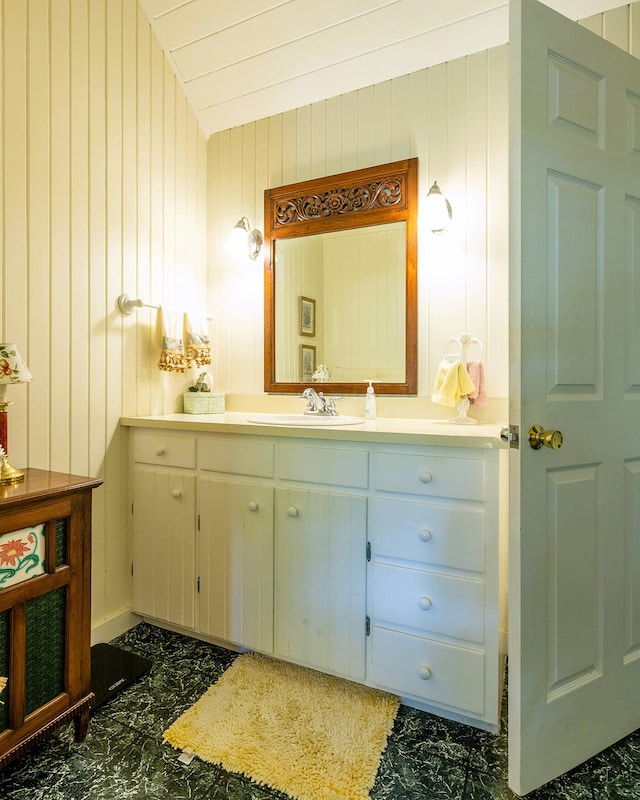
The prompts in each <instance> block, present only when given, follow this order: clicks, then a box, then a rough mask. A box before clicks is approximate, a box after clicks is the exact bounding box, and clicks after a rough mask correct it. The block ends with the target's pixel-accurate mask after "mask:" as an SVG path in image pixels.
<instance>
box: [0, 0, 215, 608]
mask: <svg viewBox="0 0 640 800" xmlns="http://www.w3.org/2000/svg"><path fill="white" fill-rule="evenodd" d="M0 25H1V26H2V28H1V30H0V51H1V53H0V55H1V58H0V87H1V92H0V106H1V109H2V140H1V146H0V224H1V234H0V235H1V239H0V276H1V280H0V335H1V336H2V341H11V342H15V343H16V344H17V345H18V347H19V349H20V351H21V352H22V354H23V355H24V356H25V359H26V361H27V364H28V365H29V368H30V370H31V372H32V374H33V382H32V383H31V384H30V385H29V386H28V388H27V387H25V386H17V387H11V388H10V389H9V394H10V398H9V399H10V400H13V401H14V403H15V405H13V406H12V408H11V411H10V415H9V445H10V455H11V461H12V463H14V464H15V465H16V466H24V465H27V466H30V467H38V468H43V469H52V470H57V471H61V472H71V473H76V474H80V475H92V476H98V477H101V478H103V479H104V485H103V487H101V488H100V489H98V490H97V491H96V492H95V493H94V514H93V518H94V530H93V533H94V536H93V622H94V624H98V623H101V622H104V621H105V620H108V619H110V618H111V617H114V616H115V615H117V614H118V613H119V612H120V611H121V610H123V609H127V608H128V607H129V606H130V604H131V603H130V582H131V575H130V573H131V567H130V562H131V559H130V543H129V539H128V532H127V517H126V497H127V487H126V485H125V478H124V474H125V473H124V471H123V466H124V458H125V442H124V438H123V433H122V431H121V430H120V428H119V426H118V420H119V418H120V416H121V415H122V414H145V413H151V412H161V411H163V410H164V411H173V410H174V409H175V403H176V397H177V396H178V394H179V392H180V391H182V385H181V382H180V381H179V380H178V379H175V378H174V379H171V378H166V377H164V378H163V377H161V376H160V373H159V372H158V371H157V370H156V369H155V367H154V364H155V361H156V360H157V359H156V351H155V349H154V341H153V328H154V323H155V318H154V312H151V311H149V310H143V311H140V312H138V314H137V316H135V317H131V318H123V317H122V316H121V315H120V314H119V313H118V312H117V311H116V310H115V301H116V298H117V297H118V296H119V295H120V293H121V292H124V291H126V292H129V293H131V294H132V295H134V296H141V297H142V298H143V299H145V300H146V301H148V302H153V303H161V302H165V301H166V300H167V298H171V297H173V298H176V299H178V298H180V296H181V295H182V296H183V298H184V300H185V302H188V301H191V302H195V301H196V299H197V298H198V296H199V293H200V292H201V291H202V289H203V287H204V286H205V284H206V247H205V239H206V231H205V222H206V179H205V174H206V142H205V139H204V136H203V134H202V132H201V131H200V129H199V127H198V125H197V124H196V122H195V118H194V115H193V114H192V112H191V110H190V109H189V108H188V106H187V104H186V101H185V98H184V95H183V92H182V90H181V88H180V87H179V85H178V84H177V82H176V80H175V78H174V76H173V73H172V72H171V70H170V68H169V67H168V65H167V63H166V61H165V58H164V55H163V53H162V51H161V50H160V47H159V46H158V45H157V43H156V41H155V39H154V38H153V37H152V35H151V32H150V27H149V24H148V22H147V20H146V18H145V16H144V14H143V13H142V11H141V10H140V9H139V8H138V3H137V0H51V1H50V0H0Z"/></svg>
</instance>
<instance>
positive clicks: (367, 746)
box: [164, 653, 400, 800]
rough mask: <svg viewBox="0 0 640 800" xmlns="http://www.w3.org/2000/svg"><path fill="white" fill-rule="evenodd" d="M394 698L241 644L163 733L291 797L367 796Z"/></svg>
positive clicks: (334, 799) (350, 799)
mask: <svg viewBox="0 0 640 800" xmlns="http://www.w3.org/2000/svg"><path fill="white" fill-rule="evenodd" d="M399 704H400V701H399V699H398V698H397V697H395V696H394V695H390V694H387V693H386V692H382V691H379V690H377V689H371V688H369V687H367V686H361V685H360V684H357V683H352V682H351V681H346V680H343V679H342V678H336V677H333V676H331V675H324V674H323V673H321V672H316V671H315V670H311V669H305V668H303V667H298V666H296V665H294V664H287V663H285V662H282V661H275V660H273V659H270V658H265V657H264V656H260V655H256V654H253V653H247V654H244V655H241V656H238V658H236V660H235V661H234V662H233V664H232V665H231V666H230V667H229V669H228V670H226V672H224V674H223V675H221V677H220V678H219V679H218V681H217V682H216V683H215V684H214V685H213V686H211V687H210V688H209V689H208V690H207V692H206V693H205V694H204V695H203V696H202V697H201V698H200V699H199V700H198V701H197V702H196V703H195V704H194V705H193V706H191V708H189V709H188V710H187V711H185V713H184V714H182V716H181V717H179V718H178V719H177V720H176V721H175V722H174V723H173V724H172V725H171V726H170V727H169V728H168V729H167V730H166V731H165V732H164V741H165V742H168V743H169V744H171V745H173V747H176V748H178V749H180V750H184V751H185V752H187V753H194V754H195V755H197V756H198V757H199V758H201V759H202V760H203V761H209V762H211V763H213V764H220V765H221V766H222V767H224V769H226V770H228V771H229V772H238V773H241V774H243V775H246V776H247V777H249V778H251V779H252V780H254V781H255V782H256V783H259V784H264V785H267V786H270V787H271V788H273V789H278V790H279V791H281V792H285V793H286V794H288V795H289V796H290V797H294V798H297V800H365V799H366V798H368V797H369V791H370V789H371V787H372V786H373V782H374V780H375V777H376V773H377V771H378V766H379V764H380V756H381V755H382V752H383V751H384V749H385V747H386V743H387V736H388V735H389V733H391V728H392V727H393V721H394V719H395V716H396V713H397V711H398V706H399Z"/></svg>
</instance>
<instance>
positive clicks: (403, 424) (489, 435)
mask: <svg viewBox="0 0 640 800" xmlns="http://www.w3.org/2000/svg"><path fill="white" fill-rule="evenodd" d="M252 416H255V415H254V414H250V413H247V412H240V411H227V412H226V413H224V414H162V415H158V416H148V417H122V418H121V419H120V424H121V425H123V426H126V427H131V428H155V429H164V430H167V429H168V430H176V431H195V432H200V433H203V432H206V433H235V434H253V435H257V436H273V437H295V438H296V439H325V440H334V441H346V442H384V443H388V444H422V445H434V446H435V445H437V446H444V447H483V448H494V447H496V448H505V447H507V444H506V443H505V442H503V441H502V440H501V438H500V431H501V430H502V425H501V424H498V423H492V424H481V423H479V424H477V425H454V424H451V423H450V422H449V421H448V420H428V419H400V418H393V419H391V418H388V419H380V418H379V419H375V420H366V421H365V422H363V423H361V424H357V425H349V426H347V425H342V426H336V427H331V426H326V425H324V426H318V427H313V426H308V425H307V426H304V427H298V426H295V425H269V424H262V423H255V422H249V418H250V417H252Z"/></svg>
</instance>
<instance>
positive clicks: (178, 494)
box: [171, 489, 182, 500]
mask: <svg viewBox="0 0 640 800" xmlns="http://www.w3.org/2000/svg"><path fill="white" fill-rule="evenodd" d="M171 497H175V499H176V500H179V499H180V498H181V497H182V490H181V489H172V490H171Z"/></svg>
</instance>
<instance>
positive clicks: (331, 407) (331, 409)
mask: <svg viewBox="0 0 640 800" xmlns="http://www.w3.org/2000/svg"><path fill="white" fill-rule="evenodd" d="M336 400H342V397H328V398H327V412H328V413H329V414H331V415H333V416H338V410H337V409H336Z"/></svg>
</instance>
